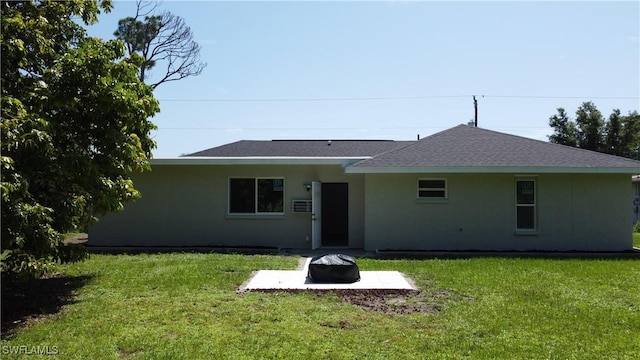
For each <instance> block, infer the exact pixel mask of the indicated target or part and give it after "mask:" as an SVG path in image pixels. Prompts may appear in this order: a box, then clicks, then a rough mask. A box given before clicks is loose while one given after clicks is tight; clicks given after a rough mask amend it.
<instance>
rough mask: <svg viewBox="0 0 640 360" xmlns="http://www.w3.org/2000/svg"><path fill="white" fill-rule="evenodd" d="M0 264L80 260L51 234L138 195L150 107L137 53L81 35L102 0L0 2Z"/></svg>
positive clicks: (105, 4)
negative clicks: (135, 178)
mask: <svg viewBox="0 0 640 360" xmlns="http://www.w3.org/2000/svg"><path fill="white" fill-rule="evenodd" d="M1 6H2V8H1V10H2V60H1V61H2V74H3V76H2V97H1V105H2V125H1V128H0V131H1V138H0V146H1V148H0V149H1V151H2V155H3V157H2V181H1V188H2V200H3V202H2V249H3V250H5V251H8V252H6V254H5V256H3V258H2V271H3V273H4V272H7V271H8V272H23V273H25V274H33V275H37V274H39V273H41V272H42V271H43V270H46V264H48V263H50V262H52V261H60V260H73V259H77V258H82V257H83V256H84V255H83V254H82V252H78V251H77V250H72V249H70V248H66V247H64V245H63V243H62V236H61V235H60V234H61V233H65V232H68V231H70V230H72V229H78V228H85V227H86V226H87V225H88V224H89V223H91V222H92V221H94V220H95V215H97V214H104V213H108V212H113V211H118V210H121V209H122V208H123V206H124V205H123V204H124V203H125V202H127V201H131V200H133V199H135V198H137V197H139V196H140V194H139V193H138V191H137V190H135V188H134V187H133V183H132V181H131V179H130V177H129V176H130V173H131V172H133V171H140V170H145V169H148V168H149V164H148V160H149V158H150V156H151V150H152V149H153V147H154V146H155V143H154V142H153V140H152V139H151V138H150V136H149V134H150V131H151V130H153V129H154V128H155V126H154V125H153V123H151V122H150V121H149V120H148V118H149V117H151V116H153V115H154V114H155V113H156V112H157V111H159V107H158V102H157V101H156V100H155V99H154V98H153V93H152V89H151V88H150V87H149V86H147V85H145V84H144V83H142V82H141V81H139V80H138V78H137V68H138V66H139V64H140V62H141V58H140V57H139V56H133V57H129V58H123V57H124V55H125V49H124V44H123V43H122V42H120V41H116V40H112V41H107V42H104V41H102V40H100V39H97V38H88V37H86V35H85V31H84V29H83V28H82V26H81V25H79V23H77V22H76V21H75V19H77V18H78V17H80V18H81V19H83V21H84V22H85V23H87V24H89V23H93V22H95V21H97V15H98V13H99V11H100V9H102V10H104V11H108V10H109V9H110V8H111V4H110V1H101V2H99V1H84V0H78V1H66V2H52V1H32V2H2V4H1Z"/></svg>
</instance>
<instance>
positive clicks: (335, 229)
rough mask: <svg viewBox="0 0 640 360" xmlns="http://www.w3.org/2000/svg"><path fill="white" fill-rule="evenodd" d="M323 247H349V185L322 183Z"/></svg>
mask: <svg viewBox="0 0 640 360" xmlns="http://www.w3.org/2000/svg"><path fill="white" fill-rule="evenodd" d="M321 197H322V225H321V228H322V246H348V245H349V184H347V183H324V182H323V183H322V195H321Z"/></svg>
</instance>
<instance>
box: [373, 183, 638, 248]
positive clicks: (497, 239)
mask: <svg viewBox="0 0 640 360" xmlns="http://www.w3.org/2000/svg"><path fill="white" fill-rule="evenodd" d="M421 177H428V178H446V179H447V187H448V200H445V201H422V200H417V179H418V178H421ZM516 178H519V179H520V178H522V179H534V180H535V181H536V192H537V194H536V196H537V208H536V213H537V230H536V231H535V232H534V233H518V232H516V230H515V227H516V226H515V221H516V220H515V216H516V208H515V180H516ZM628 194H629V176H628V175H624V174H622V175H618V174H614V175H604V174H603V175H595V174H594V175H591V174H539V175H538V174H523V175H515V174H429V175H419V174H366V175H365V203H366V209H365V223H366V231H365V238H366V244H365V248H366V249H367V250H370V251H374V250H385V249H403V250H408V249H420V250H521V251H525V250H552V251H555V250H558V251H563V250H565V251H566V250H580V251H619V250H629V249H631V248H632V237H631V230H630V227H629V221H628V209H629V207H628V205H629V203H628Z"/></svg>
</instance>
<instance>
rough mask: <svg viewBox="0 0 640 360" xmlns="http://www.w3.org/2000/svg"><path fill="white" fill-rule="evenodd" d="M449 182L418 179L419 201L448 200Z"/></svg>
mask: <svg viewBox="0 0 640 360" xmlns="http://www.w3.org/2000/svg"><path fill="white" fill-rule="evenodd" d="M446 198H447V180H445V179H418V199H446Z"/></svg>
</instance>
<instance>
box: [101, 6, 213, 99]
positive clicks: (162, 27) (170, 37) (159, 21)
mask: <svg viewBox="0 0 640 360" xmlns="http://www.w3.org/2000/svg"><path fill="white" fill-rule="evenodd" d="M156 7H157V3H155V2H149V1H142V0H137V7H136V14H135V16H133V17H126V18H124V19H121V20H120V21H118V29H117V30H116V31H115V32H114V33H113V35H114V36H116V38H117V39H120V40H122V41H123V42H124V43H125V45H126V48H127V53H128V54H129V55H133V54H138V55H140V56H141V58H142V62H141V63H140V64H139V66H138V70H139V71H138V78H139V79H140V80H142V81H148V83H149V84H150V85H151V87H152V88H156V87H157V86H159V85H160V84H163V83H165V82H169V81H176V80H181V79H184V78H186V77H189V76H197V75H200V73H201V72H202V70H203V69H204V68H205V66H206V63H202V62H200V45H199V44H198V43H197V42H195V41H194V40H193V33H192V32H191V28H190V27H189V26H188V25H187V23H186V22H185V21H184V19H183V18H181V17H179V16H177V15H174V14H172V13H170V12H163V13H162V14H161V15H152V13H153V12H154V11H155V10H156ZM143 17H144V18H143ZM158 63H162V64H163V68H164V70H163V72H162V73H161V74H160V75H159V76H157V77H155V78H154V79H153V80H152V81H150V79H149V73H148V70H150V69H152V68H153V67H155V66H156V65H158Z"/></svg>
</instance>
